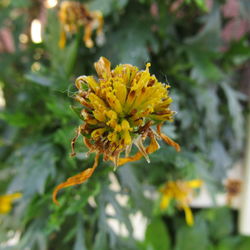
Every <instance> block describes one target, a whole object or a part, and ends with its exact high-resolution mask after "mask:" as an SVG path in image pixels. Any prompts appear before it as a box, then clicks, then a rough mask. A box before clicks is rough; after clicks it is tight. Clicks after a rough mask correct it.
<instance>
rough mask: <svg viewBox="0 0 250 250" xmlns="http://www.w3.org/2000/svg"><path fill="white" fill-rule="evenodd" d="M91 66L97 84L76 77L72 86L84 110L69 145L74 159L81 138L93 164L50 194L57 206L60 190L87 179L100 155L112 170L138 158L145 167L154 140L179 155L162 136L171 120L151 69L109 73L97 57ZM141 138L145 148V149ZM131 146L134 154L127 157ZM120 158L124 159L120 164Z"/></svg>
mask: <svg viewBox="0 0 250 250" xmlns="http://www.w3.org/2000/svg"><path fill="white" fill-rule="evenodd" d="M94 66H95V69H96V71H97V74H98V78H99V79H96V78H94V77H93V76H80V77H78V78H77V80H76V87H77V89H78V93H77V94H76V96H75V99H76V100H77V101H78V102H80V104H82V106H83V108H82V110H81V116H82V118H83V119H84V123H83V124H82V125H80V126H79V128H78V130H77V135H76V137H75V138H74V139H73V140H72V142H71V144H72V156H74V155H75V152H74V145H75V141H76V139H77V138H78V136H79V135H80V134H81V135H83V137H84V142H85V144H86V146H87V147H88V149H89V152H95V153H96V159H95V164H94V167H93V168H89V169H87V170H85V171H83V172H82V173H80V174H78V175H77V176H75V177H71V178H69V179H68V180H67V181H66V182H64V183H61V184H60V185H59V186H58V187H56V189H55V190H54V193H53V200H54V202H56V203H57V201H56V194H57V192H58V191H59V190H60V189H62V188H64V187H68V186H72V185H75V184H80V183H82V182H84V181H85V180H87V179H88V178H89V177H90V176H91V175H92V173H93V172H94V170H95V168H96V166H97V162H98V157H99V155H103V159H104V161H107V160H111V161H113V162H114V165H115V167H117V166H120V165H123V164H125V163H127V162H131V161H136V160H139V159H140V158H141V157H142V156H144V157H145V158H146V160H147V161H148V162H149V157H148V154H150V153H153V152H154V151H156V150H157V149H158V148H159V145H158V143H157V139H161V138H162V139H163V140H164V141H165V142H166V143H168V144H169V145H171V146H173V147H174V148H175V149H176V150H177V151H180V146H179V145H178V144H177V143H175V142H174V141H173V140H171V139H170V138H169V137H167V136H166V135H164V134H163V133H162V132H161V125H162V123H163V122H164V121H172V120H173V115H174V112H173V111H172V110H171V109H170V108H169V105H170V103H171V102H172V99H171V98H170V97H169V96H168V89H169V85H165V84H163V83H161V82H159V81H158V80H157V79H156V77H155V76H154V75H151V74H150V72H149V67H150V63H148V64H147V65H146V69H145V70H141V71H139V69H138V68H137V67H135V66H132V65H130V64H121V65H118V66H116V67H115V68H114V69H113V70H111V63H110V62H109V60H108V59H106V58H104V57H101V58H100V59H99V61H98V62H96V63H95V64H94ZM153 125H156V126H157V131H154V130H153V129H152V128H151V127H152V126H153ZM146 138H149V141H150V143H149V144H148V146H146V147H144V145H143V142H144V141H145V139H146ZM132 145H135V146H136V147H137V148H138V150H139V151H138V152H137V153H136V154H135V155H133V156H129V153H130V150H131V147H132ZM123 152H125V158H120V154H121V153H123Z"/></svg>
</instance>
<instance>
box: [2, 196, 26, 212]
mask: <svg viewBox="0 0 250 250" xmlns="http://www.w3.org/2000/svg"><path fill="white" fill-rule="evenodd" d="M21 196H22V194H21V193H14V194H5V195H1V196H0V214H7V213H9V212H10V210H11V208H12V202H13V201H14V200H16V199H18V198H20V197H21Z"/></svg>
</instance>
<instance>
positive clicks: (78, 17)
mask: <svg viewBox="0 0 250 250" xmlns="http://www.w3.org/2000/svg"><path fill="white" fill-rule="evenodd" d="M58 15H59V20H60V23H61V36H60V41H59V46H60V47H61V48H64V47H65V43H66V34H67V33H69V34H75V33H77V32H78V31H79V28H80V27H84V37H83V41H84V43H85V45H86V47H88V48H92V47H93V46H94V43H93V41H92V39H91V36H92V33H93V30H95V29H97V32H96V34H97V40H98V41H101V40H103V30H102V28H103V17H102V13H101V12H100V11H92V12H91V11H88V10H87V8H86V6H85V5H83V4H82V3H80V2H74V1H64V2H62V3H61V6H60V10H59V14H58Z"/></svg>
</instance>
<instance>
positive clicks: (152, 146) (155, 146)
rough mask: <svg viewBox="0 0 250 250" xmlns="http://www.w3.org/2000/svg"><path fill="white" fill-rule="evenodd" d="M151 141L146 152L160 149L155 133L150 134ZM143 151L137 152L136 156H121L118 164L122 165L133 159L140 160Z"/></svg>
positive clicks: (149, 152)
mask: <svg viewBox="0 0 250 250" xmlns="http://www.w3.org/2000/svg"><path fill="white" fill-rule="evenodd" d="M150 139H151V142H150V144H149V145H148V146H147V147H146V153H147V154H151V153H153V152H155V151H156V150H158V149H159V144H158V142H157V141H156V139H155V137H154V135H153V134H152V135H150ZM142 156H143V153H142V152H140V151H139V152H137V153H136V154H135V155H134V156H130V157H126V158H120V159H119V162H118V166H121V165H123V164H125V163H127V162H132V161H138V160H140V159H141V158H142Z"/></svg>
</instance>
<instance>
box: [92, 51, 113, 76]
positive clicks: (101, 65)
mask: <svg viewBox="0 0 250 250" xmlns="http://www.w3.org/2000/svg"><path fill="white" fill-rule="evenodd" d="M94 66H95V69H96V72H97V74H98V76H99V77H100V78H103V79H106V78H108V77H110V74H111V72H110V66H111V63H110V61H109V60H108V59H107V58H105V57H103V56H102V57H101V58H100V59H99V61H98V62H96V63H95V64H94Z"/></svg>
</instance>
